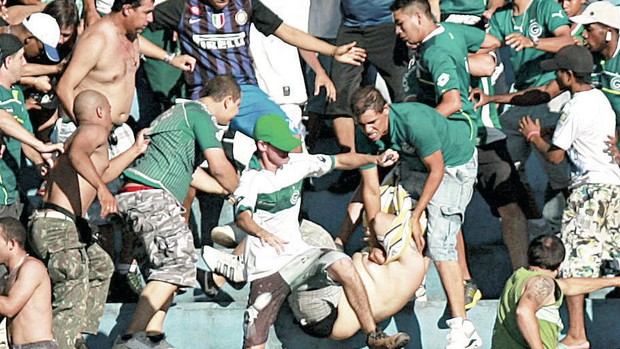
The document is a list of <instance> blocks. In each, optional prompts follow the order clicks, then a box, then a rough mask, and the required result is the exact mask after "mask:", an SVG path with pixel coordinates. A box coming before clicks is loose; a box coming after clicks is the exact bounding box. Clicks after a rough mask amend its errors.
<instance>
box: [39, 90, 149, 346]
mask: <svg viewBox="0 0 620 349" xmlns="http://www.w3.org/2000/svg"><path fill="white" fill-rule="evenodd" d="M110 111H111V107H110V103H109V102H108V100H107V99H106V98H105V96H103V95H102V94H101V93H99V92H95V91H92V90H86V91H82V92H81V93H80V94H79V95H78V96H77V97H76V99H75V104H74V109H73V112H74V115H75V116H76V120H77V122H78V124H79V127H78V128H77V130H76V131H75V133H74V134H73V135H72V136H71V137H69V139H67V141H66V142H65V149H66V152H65V154H63V155H61V156H60V157H59V158H58V160H57V165H56V167H55V168H54V170H53V171H52V172H51V173H50V177H49V179H48V181H49V182H48V197H47V198H46V199H45V201H44V202H43V204H42V206H41V208H40V209H39V210H36V211H35V213H34V214H33V217H32V222H31V234H30V238H31V241H30V243H31V246H32V247H33V250H34V252H35V253H36V254H37V256H38V257H39V258H41V259H42V260H43V261H44V262H46V263H47V267H48V269H49V271H50V277H51V279H52V283H53V295H54V298H53V299H54V301H53V304H52V306H53V310H54V333H55V335H56V338H57V339H58V344H59V346H60V348H63V349H64V348H73V347H74V343H76V344H77V345H81V344H80V342H82V341H83V339H81V338H80V340H78V341H77V342H76V338H78V337H79V335H78V334H79V333H90V334H96V333H97V330H98V328H99V321H100V320H101V316H102V315H103V310H104V305H105V300H106V297H107V292H108V286H109V283H110V277H111V274H112V270H113V265H112V261H111V259H110V257H109V256H108V255H107V253H106V252H105V251H103V249H102V248H101V247H100V246H99V245H98V244H97V243H96V242H93V241H88V240H87V239H88V237H90V236H91V234H90V231H88V230H87V229H85V227H87V222H85V220H84V219H83V218H82V216H83V215H84V213H85V212H86V211H87V210H88V208H89V207H90V205H91V204H92V203H93V201H94V200H95V198H97V199H99V201H100V202H101V204H102V208H103V209H102V212H101V213H102V216H104V217H105V216H106V215H109V214H112V213H115V212H116V211H117V205H116V201H115V199H114V196H112V194H111V193H110V191H109V190H108V188H107V186H106V183H107V182H110V181H112V180H114V179H115V178H117V177H118V176H119V175H120V174H121V172H122V170H124V169H125V167H127V166H128V165H129V164H130V163H131V162H132V161H133V160H134V159H136V158H137V157H138V156H140V155H142V154H143V153H144V152H145V151H146V148H147V146H148V141H146V140H145V139H144V134H145V132H144V131H143V132H140V133H139V134H138V137H137V139H136V143H135V144H134V145H133V146H132V147H130V148H129V149H128V150H127V151H125V152H124V153H122V154H121V155H119V156H117V157H115V158H114V159H112V160H109V159H108V135H109V134H110V131H111V129H112V122H111V115H110ZM80 235H81V236H82V237H85V238H86V239H81V238H80ZM85 260H87V264H84V261H85ZM77 345H76V347H79V346H77Z"/></svg>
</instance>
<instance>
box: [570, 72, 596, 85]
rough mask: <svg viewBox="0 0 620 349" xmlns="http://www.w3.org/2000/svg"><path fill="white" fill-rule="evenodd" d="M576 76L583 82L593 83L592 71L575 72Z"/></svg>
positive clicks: (579, 81) (578, 80) (576, 78)
mask: <svg viewBox="0 0 620 349" xmlns="http://www.w3.org/2000/svg"><path fill="white" fill-rule="evenodd" d="M573 75H574V76H575V80H577V82H578V83H581V84H590V83H592V74H591V73H577V72H573Z"/></svg>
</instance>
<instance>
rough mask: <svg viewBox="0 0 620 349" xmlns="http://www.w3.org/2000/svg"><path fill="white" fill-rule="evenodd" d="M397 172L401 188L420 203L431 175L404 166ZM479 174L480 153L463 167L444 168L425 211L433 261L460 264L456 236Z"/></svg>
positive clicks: (428, 248) (475, 153)
mask: <svg viewBox="0 0 620 349" xmlns="http://www.w3.org/2000/svg"><path fill="white" fill-rule="evenodd" d="M394 170H399V171H401V176H402V182H401V185H402V186H403V187H404V188H405V190H407V191H408V192H409V193H410V195H411V196H412V197H413V198H414V199H416V200H418V199H419V198H420V195H421V194H422V189H423V187H424V183H426V178H427V177H428V173H424V172H418V171H412V170H410V169H407V168H406V167H405V165H400V166H398V167H396V168H395V169H394ZM477 171H478V154H477V151H474V154H473V156H472V158H471V159H470V160H469V161H468V162H466V163H464V164H463V165H459V166H454V167H450V166H447V167H445V173H444V176H443V179H442V180H441V183H440V184H439V187H438V188H437V191H436V192H435V195H433V197H432V198H431V201H430V202H429V204H428V206H427V207H426V211H427V212H426V213H427V218H428V225H427V233H426V246H427V254H428V256H429V257H431V258H432V259H433V260H434V261H455V260H457V257H458V256H457V252H456V235H457V233H458V232H459V230H460V229H461V225H462V224H463V220H464V218H465V209H466V208H467V205H468V204H469V201H470V200H471V197H472V194H473V190H474V184H475V183H476V174H477Z"/></svg>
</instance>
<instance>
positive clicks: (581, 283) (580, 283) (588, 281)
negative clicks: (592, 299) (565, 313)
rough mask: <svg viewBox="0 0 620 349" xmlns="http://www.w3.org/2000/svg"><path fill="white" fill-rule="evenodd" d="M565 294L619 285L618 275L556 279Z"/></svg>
mask: <svg viewBox="0 0 620 349" xmlns="http://www.w3.org/2000/svg"><path fill="white" fill-rule="evenodd" d="M557 282H558V285H559V286H560V288H561V289H562V292H564V294H565V295H567V296H579V295H583V294H587V293H590V292H594V291H598V290H600V289H603V288H605V287H620V277H619V276H616V277H612V278H564V279H558V280H557Z"/></svg>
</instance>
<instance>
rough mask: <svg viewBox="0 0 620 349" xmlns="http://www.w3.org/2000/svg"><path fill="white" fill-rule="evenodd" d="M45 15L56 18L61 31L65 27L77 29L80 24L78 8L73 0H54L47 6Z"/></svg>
mask: <svg viewBox="0 0 620 349" xmlns="http://www.w3.org/2000/svg"><path fill="white" fill-rule="evenodd" d="M43 13H45V14H48V15H50V16H52V17H54V19H55V20H56V22H58V26H59V27H60V29H62V28H63V27H69V28H73V29H77V27H78V24H80V17H79V15H78V9H77V6H76V5H75V2H73V1H71V0H54V1H52V2H50V3H49V4H47V6H45V8H44V9H43Z"/></svg>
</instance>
